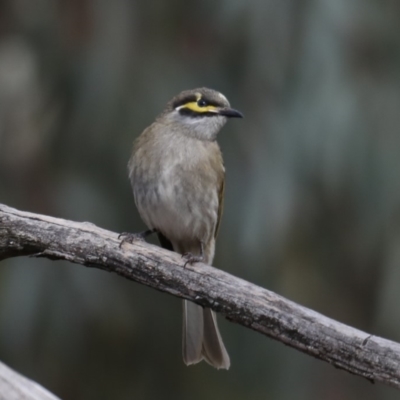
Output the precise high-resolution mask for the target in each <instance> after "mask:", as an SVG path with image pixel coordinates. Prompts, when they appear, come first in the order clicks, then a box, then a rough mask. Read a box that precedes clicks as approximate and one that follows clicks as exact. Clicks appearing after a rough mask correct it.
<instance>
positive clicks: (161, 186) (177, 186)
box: [128, 88, 242, 369]
mask: <svg viewBox="0 0 400 400" xmlns="http://www.w3.org/2000/svg"><path fill="white" fill-rule="evenodd" d="M229 117H242V115H241V114H240V113H239V112H238V111H236V110H233V109H231V108H230V105H229V102H228V100H227V99H226V98H225V96H223V95H222V94H220V93H218V92H216V91H214V90H211V89H207V88H200V89H195V90H189V91H185V92H182V93H180V94H179V95H177V96H176V97H174V98H173V99H172V100H171V101H170V102H168V104H167V106H166V108H165V110H164V111H163V112H162V113H161V114H160V115H159V116H158V117H157V118H156V120H155V122H154V123H153V124H152V125H150V126H149V127H148V128H147V129H145V130H144V132H143V133H142V134H141V135H140V136H139V138H138V139H137V140H136V141H135V143H134V149H133V153H132V157H131V159H130V161H129V165H128V168H129V177H130V179H131V183H132V188H133V193H134V197H135V203H136V206H137V208H138V210H139V213H140V216H141V217H142V219H143V221H144V222H145V223H146V225H147V226H148V227H149V229H150V230H152V231H155V232H157V234H158V237H159V239H160V243H161V245H162V246H163V247H164V248H167V249H169V250H174V251H176V252H178V253H180V254H184V255H185V258H186V260H187V262H189V263H194V262H196V261H203V262H205V263H207V264H211V263H212V261H213V257H214V250H215V238H216V235H217V233H218V228H219V225H220V221H221V216H222V209H223V198H224V182H225V169H224V165H223V159H222V154H221V151H220V149H219V146H218V143H217V142H216V137H217V134H218V132H219V131H220V129H221V128H222V127H223V125H225V123H226V121H227V119H228V118H229ZM183 359H184V362H185V363H186V364H187V365H190V364H195V363H197V362H199V361H201V360H202V359H205V360H206V361H207V362H208V363H209V364H211V365H212V366H214V367H216V368H225V369H228V368H229V365H230V360H229V356H228V353H227V351H226V349H225V346H224V344H223V341H222V338H221V335H220V333H219V330H218V326H217V320H216V315H215V313H214V312H213V311H211V310H210V309H203V308H202V307H200V306H198V305H196V304H194V303H190V302H187V301H184V313H183Z"/></svg>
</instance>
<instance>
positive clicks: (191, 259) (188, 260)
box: [182, 242, 204, 268]
mask: <svg viewBox="0 0 400 400" xmlns="http://www.w3.org/2000/svg"><path fill="white" fill-rule="evenodd" d="M182 258H184V259H185V264H184V265H183V268H186V265H187V264H190V265H193V264H194V263H197V262H202V261H203V260H204V243H203V242H200V255H198V256H195V255H194V254H192V253H189V252H188V253H183V254H182Z"/></svg>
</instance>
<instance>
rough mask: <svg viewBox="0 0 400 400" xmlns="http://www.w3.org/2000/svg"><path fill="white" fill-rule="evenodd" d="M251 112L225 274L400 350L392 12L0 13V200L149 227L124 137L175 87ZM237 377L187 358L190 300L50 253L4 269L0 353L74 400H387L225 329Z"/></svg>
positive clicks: (130, 4) (34, 9)
mask: <svg viewBox="0 0 400 400" xmlns="http://www.w3.org/2000/svg"><path fill="white" fill-rule="evenodd" d="M199 86H208V87H212V88H214V89H217V90H220V91H221V92H223V93H224V94H225V95H226V96H227V97H228V98H229V99H230V101H231V104H232V105H233V106H234V107H235V108H237V109H239V110H241V111H242V112H243V113H244V114H245V116H246V118H245V119H244V120H240V121H230V122H229V123H228V124H227V126H226V127H225V128H224V130H223V131H222V133H221V134H220V136H219V142H220V145H221V147H222V150H223V152H224V157H225V164H226V169H227V189H226V202H225V214H224V218H223V221H222V227H221V230H220V235H219V239H218V241H217V252H216V258H215V266H216V267H219V268H222V269H224V270H226V271H229V272H231V273H233V274H235V275H237V276H240V277H242V278H244V279H247V280H249V281H251V282H254V283H257V284H258V285H261V286H263V287H266V288H268V289H271V290H273V291H275V292H277V293H279V294H281V295H283V296H285V297H287V298H289V299H291V300H293V301H296V302H298V303H300V304H303V305H305V306H307V307H310V308H312V309H314V310H317V311H319V312H321V313H324V314H326V315H328V316H329V317H332V318H335V319H337V320H339V321H342V322H344V323H346V324H349V325H351V326H354V327H357V328H359V329H363V330H366V331H368V332H370V333H372V334H374V335H379V336H383V337H386V338H389V339H392V340H395V341H400V318H399V314H400V290H399V289H398V287H399V286H400V246H399V244H400V175H399V171H400V135H399V129H398V127H399V124H400V3H399V2H398V1H396V0H354V1H347V0H335V1H331V0H314V1H313V0H311V1H310V0H308V1H301V0H279V1H278V0H274V1H271V0H249V1H246V2H245V1H238V0H220V1H218V2H216V1H211V0H203V1H196V2H195V1H189V2H188V1H185V2H184V1H183V0H171V1H168V2H167V1H163V0H153V1H133V0H113V1H107V0H99V1H89V0H59V1H51V0H0V202H2V203H5V204H7V205H9V206H12V207H16V208H20V209H23V210H29V211H33V212H39V213H45V214H49V215H53V216H58V217H62V218H67V219H73V220H77V221H90V222H93V223H95V224H97V225H99V226H101V227H103V228H107V229H110V230H113V231H116V232H122V231H140V230H142V229H144V225H143V223H142V222H141V221H140V218H139V216H138V214H137V211H136V209H135V207H134V203H133V196H132V193H131V188H130V184H129V182H128V179H127V170H126V164H127V161H128V158H129V156H130V150H131V146H132V141H133V139H134V138H135V137H137V136H138V135H139V134H140V133H141V131H142V130H143V129H144V128H145V127H146V126H147V125H149V124H150V123H151V122H152V121H153V120H154V118H155V116H156V115H157V114H158V113H159V112H161V111H162V110H163V108H164V106H165V104H166V102H167V101H168V100H169V99H170V98H171V97H173V96H174V95H175V94H177V93H178V92H180V91H181V90H184V89H191V88H195V87H199ZM220 326H221V330H222V333H223V336H224V338H225V343H226V345H227V348H228V350H229V352H230V355H231V359H232V367H231V370H230V371H229V372H223V371H216V370H214V369H212V368H211V367H209V366H208V365H206V364H205V363H202V364H200V365H197V366H193V367H190V368H187V367H185V366H184V365H183V362H182V359H181V302H180V300H179V299H177V298H174V297H171V296H168V295H165V294H161V293H159V292H156V291H155V290H151V289H149V288H146V287H142V286H140V285H138V284H135V283H132V282H129V281H127V280H123V279H122V278H120V277H117V276H115V275H112V274H107V273H105V272H102V271H98V270H93V269H90V270H89V269H86V268H83V267H82V266H76V265H72V264H67V263H61V262H51V261H48V260H44V259H38V260H36V259H29V258H19V259H18V258H17V259H12V260H7V261H5V262H3V263H2V265H1V268H0V360H1V361H3V362H5V363H6V364H8V365H9V366H10V367H12V368H14V369H16V370H17V371H19V372H21V373H23V374H25V375H26V376H28V377H30V378H32V379H34V380H36V381H38V382H39V383H41V384H42V385H44V386H45V387H47V388H48V389H49V390H51V391H53V392H54V393H55V394H57V395H58V396H60V397H61V398H63V399H65V400H68V399H74V400H81V399H82V400H83V399H85V400H87V399H96V400H103V399H104V400H105V399H113V400H114V399H115V400H124V399H134V398H135V399H162V398H167V397H168V398H174V399H177V400H180V399H189V398H190V399H195V400H196V399H205V398H207V399H225V398H229V399H231V400H234V399H265V398H267V399H269V400H293V399H296V400H303V399H304V400H309V399H324V400H350V399H351V400H353V399H358V398H362V399H364V400H374V399H379V400H381V399H382V400H387V399H395V398H396V399H397V398H398V396H399V394H398V392H397V391H395V390H394V389H391V388H388V387H384V386H383V385H379V384H376V385H371V384H370V383H369V382H367V381H366V380H363V379H361V378H358V377H355V376H352V375H350V374H347V373H345V372H342V371H338V370H337V369H335V368H333V367H332V366H330V365H328V364H326V363H323V362H321V361H318V360H314V359H312V358H311V357H309V356H306V355H303V354H301V353H299V352H297V351H295V350H293V349H290V348H287V347H285V346H283V345H282V344H281V343H278V342H274V341H272V340H270V339H268V338H266V337H263V336H261V335H260V334H257V333H255V332H252V331H250V330H248V329H245V328H243V327H240V326H238V325H234V324H231V323H228V322H226V321H225V320H223V318H221V317H220Z"/></svg>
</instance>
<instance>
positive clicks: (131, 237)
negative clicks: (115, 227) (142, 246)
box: [118, 232, 144, 248]
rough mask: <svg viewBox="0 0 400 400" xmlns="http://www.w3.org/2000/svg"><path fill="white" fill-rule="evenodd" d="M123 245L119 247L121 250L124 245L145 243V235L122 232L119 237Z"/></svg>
mask: <svg viewBox="0 0 400 400" xmlns="http://www.w3.org/2000/svg"><path fill="white" fill-rule="evenodd" d="M121 238H122V240H121V243H120V244H119V247H120V248H121V247H122V245H123V244H124V243H131V244H132V243H133V242H143V241H144V235H143V234H142V233H130V232H122V233H121V234H119V235H118V239H121Z"/></svg>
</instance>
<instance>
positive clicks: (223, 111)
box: [217, 108, 244, 118]
mask: <svg viewBox="0 0 400 400" xmlns="http://www.w3.org/2000/svg"><path fill="white" fill-rule="evenodd" d="M217 114H219V115H223V116H224V117H228V118H243V117H244V115H243V114H242V113H241V112H240V111H238V110H235V109H233V108H220V109H219V110H218V112H217Z"/></svg>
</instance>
